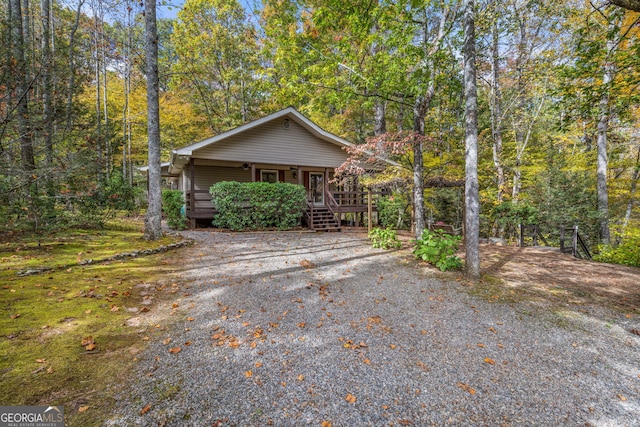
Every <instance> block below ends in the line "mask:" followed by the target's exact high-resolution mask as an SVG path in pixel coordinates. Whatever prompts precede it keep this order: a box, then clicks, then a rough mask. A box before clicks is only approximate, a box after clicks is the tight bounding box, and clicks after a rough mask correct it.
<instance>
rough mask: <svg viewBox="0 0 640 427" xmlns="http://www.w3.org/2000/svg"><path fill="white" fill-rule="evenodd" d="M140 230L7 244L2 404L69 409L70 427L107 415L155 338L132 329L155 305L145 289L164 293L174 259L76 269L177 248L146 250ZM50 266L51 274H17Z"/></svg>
mask: <svg viewBox="0 0 640 427" xmlns="http://www.w3.org/2000/svg"><path fill="white" fill-rule="evenodd" d="M141 227H142V226H141V224H139V223H134V224H129V225H127V226H123V225H122V224H115V225H113V226H108V227H107V228H106V229H104V230H67V231H63V232H59V233H56V234H54V235H51V236H47V237H46V238H42V237H38V236H28V235H23V236H21V237H20V238H19V239H17V240H14V241H11V242H6V243H2V244H0V283H2V286H0V331H1V332H0V378H1V379H2V380H1V381H0V395H2V396H3V402H2V404H3V405H64V407H65V419H66V422H67V425H69V426H74V425H78V426H81V425H89V424H91V423H92V422H95V420H96V419H100V418H102V417H101V416H99V415H100V414H107V413H108V412H109V407H110V405H112V404H113V400H112V398H111V397H110V395H111V394H112V392H111V391H110V390H109V387H110V386H111V385H113V384H117V383H118V382H120V381H121V380H122V379H123V378H124V377H125V376H126V375H127V372H128V371H129V370H131V369H135V361H136V359H135V354H136V353H137V352H138V351H140V350H141V349H142V348H144V346H145V344H146V341H145V340H146V339H148V338H146V337H147V336H148V334H151V333H154V331H153V330H154V329H155V327H154V326H148V325H144V324H142V325H141V326H137V327H133V326H127V320H128V319H130V318H132V317H135V316H140V317H144V316H145V314H139V313H140V310H141V309H143V307H147V306H146V305H143V304H142V302H143V298H144V296H143V295H141V291H142V290H143V289H142V288H140V287H138V286H137V285H139V284H143V283H146V284H151V285H152V286H155V287H157V288H158V289H162V287H160V286H157V285H156V284H157V283H158V281H160V280H161V279H162V275H163V274H165V273H168V272H169V270H170V266H169V263H168V262H166V261H164V257H165V256H167V257H169V256H171V254H159V255H154V256H149V257H140V258H130V259H125V260H123V261H118V262H111V263H104V264H94V265H87V266H78V265H77V262H78V261H82V260H85V259H88V258H92V259H102V258H106V257H109V256H112V255H115V254H117V253H121V252H130V251H132V250H136V249H147V248H156V247H158V246H161V245H166V244H168V243H173V242H175V241H176V238H172V237H165V238H163V239H162V240H160V241H157V242H146V241H144V240H143V239H142V232H141V229H142V228H141ZM73 264H76V265H75V266H71V267H69V266H70V265H73ZM61 266H66V267H65V268H60V267H61ZM43 267H46V268H53V270H51V271H48V272H45V273H42V274H37V275H30V276H25V277H19V276H18V275H17V272H18V271H23V270H27V269H34V268H43ZM159 294H160V296H159V297H158V298H160V297H161V294H162V292H159ZM152 310H153V308H152ZM158 333H159V332H158ZM88 336H91V337H92V338H93V340H94V341H95V346H96V348H95V349H93V350H92V351H87V350H86V349H85V347H83V346H82V345H81V342H82V340H83V338H86V337H88Z"/></svg>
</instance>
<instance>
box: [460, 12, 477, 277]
mask: <svg viewBox="0 0 640 427" xmlns="http://www.w3.org/2000/svg"><path fill="white" fill-rule="evenodd" d="M474 9H475V5H474V1H473V0H466V1H465V6H464V94H465V246H466V258H465V265H466V269H467V276H468V277H469V278H470V279H472V280H477V279H479V278H480V248H479V237H480V198H479V195H478V98H477V88H476V49H475V41H476V37H475V10H474Z"/></svg>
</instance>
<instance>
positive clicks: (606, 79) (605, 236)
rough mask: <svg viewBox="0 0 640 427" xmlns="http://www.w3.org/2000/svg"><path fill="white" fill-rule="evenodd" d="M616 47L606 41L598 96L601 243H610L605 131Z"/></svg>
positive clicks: (606, 128)
mask: <svg viewBox="0 0 640 427" xmlns="http://www.w3.org/2000/svg"><path fill="white" fill-rule="evenodd" d="M615 48H616V43H615V42H614V41H613V40H609V41H607V52H608V54H607V59H606V61H607V63H606V64H605V66H604V76H603V77H602V87H603V91H602V98H600V116H599V118H598V143H597V150H598V161H597V167H596V169H597V180H596V190H597V193H598V196H597V197H598V214H599V216H600V239H601V241H602V243H604V244H605V245H608V244H610V243H611V234H610V231H609V192H608V191H607V168H608V164H609V160H608V157H607V131H608V129H609V108H610V107H609V96H610V90H609V87H608V86H609V85H610V84H611V82H612V81H613V75H614V72H615V67H614V65H613V63H612V61H611V59H610V55H613V53H614V50H615Z"/></svg>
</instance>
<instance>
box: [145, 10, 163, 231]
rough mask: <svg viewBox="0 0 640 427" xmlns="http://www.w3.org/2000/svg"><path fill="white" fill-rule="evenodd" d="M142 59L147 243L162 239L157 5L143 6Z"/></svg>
mask: <svg viewBox="0 0 640 427" xmlns="http://www.w3.org/2000/svg"><path fill="white" fill-rule="evenodd" d="M144 12H145V14H144V24H145V33H146V35H145V40H146V43H145V58H146V62H147V138H148V149H149V174H148V180H149V196H148V207H147V215H146V217H145V228H144V236H145V238H146V239H148V240H157V239H159V238H160V237H162V189H161V180H162V174H161V166H160V88H159V79H158V28H157V22H156V2H155V0H147V1H145V4H144Z"/></svg>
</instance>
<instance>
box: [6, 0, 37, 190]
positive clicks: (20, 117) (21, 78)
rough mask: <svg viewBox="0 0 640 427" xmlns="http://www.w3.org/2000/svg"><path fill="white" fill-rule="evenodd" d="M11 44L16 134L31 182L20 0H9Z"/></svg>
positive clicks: (31, 159) (27, 97)
mask: <svg viewBox="0 0 640 427" xmlns="http://www.w3.org/2000/svg"><path fill="white" fill-rule="evenodd" d="M9 7H10V8H11V22H10V25H11V46H12V58H11V64H12V65H13V68H12V70H11V71H12V74H11V77H12V79H13V82H14V84H13V91H12V92H13V95H14V96H13V98H14V103H15V104H16V106H17V107H16V113H17V122H18V135H19V139H20V148H21V155H22V168H23V170H24V173H25V176H26V177H27V181H28V182H29V183H30V185H31V183H33V176H32V172H33V170H35V168H36V162H35V157H34V154H33V140H32V134H31V122H30V118H29V82H28V81H27V78H28V76H29V75H30V74H31V73H30V72H29V70H28V69H27V62H26V60H25V55H26V54H25V48H26V46H25V42H26V40H25V37H24V32H23V17H22V5H21V3H20V0H11V2H10V4H9Z"/></svg>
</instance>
